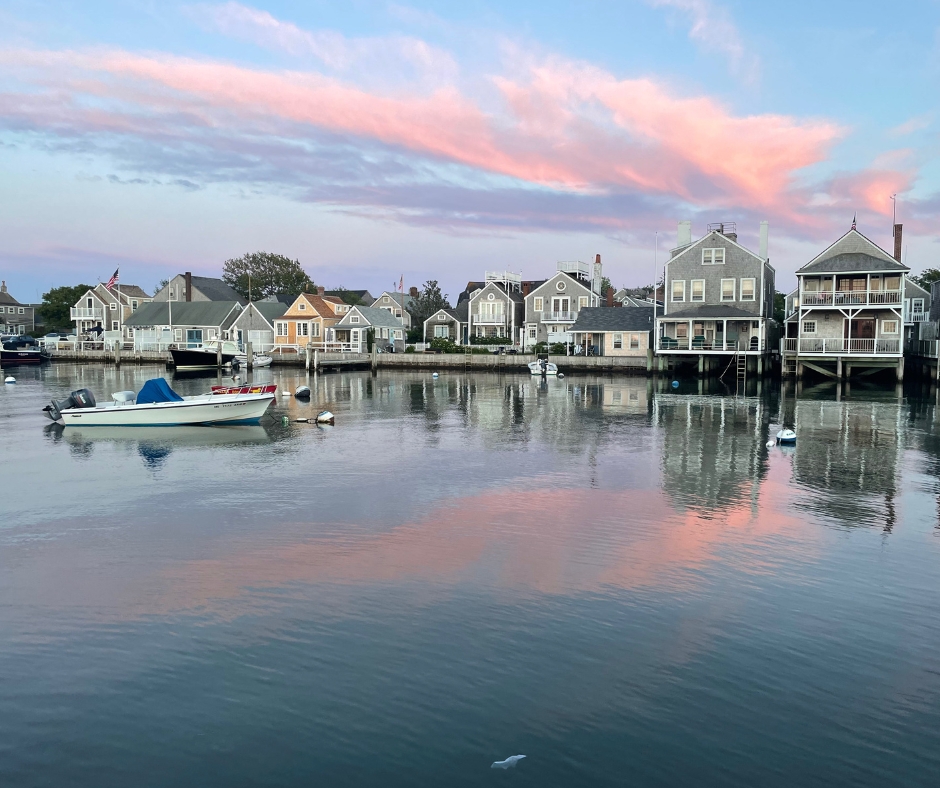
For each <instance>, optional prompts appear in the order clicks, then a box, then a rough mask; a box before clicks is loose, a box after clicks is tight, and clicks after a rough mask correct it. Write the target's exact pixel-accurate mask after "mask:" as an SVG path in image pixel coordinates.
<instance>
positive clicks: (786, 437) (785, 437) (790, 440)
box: [777, 430, 796, 445]
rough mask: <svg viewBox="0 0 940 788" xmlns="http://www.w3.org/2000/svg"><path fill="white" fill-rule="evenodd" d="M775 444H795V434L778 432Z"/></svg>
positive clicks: (784, 431)
mask: <svg viewBox="0 0 940 788" xmlns="http://www.w3.org/2000/svg"><path fill="white" fill-rule="evenodd" d="M777 443H780V444H782V445H787V444H790V445H792V444H794V443H796V433H795V432H794V431H793V430H780V432H778V433H777Z"/></svg>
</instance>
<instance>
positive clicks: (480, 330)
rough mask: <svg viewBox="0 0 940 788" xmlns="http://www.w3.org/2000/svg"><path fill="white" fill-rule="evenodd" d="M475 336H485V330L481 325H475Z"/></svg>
mask: <svg viewBox="0 0 940 788" xmlns="http://www.w3.org/2000/svg"><path fill="white" fill-rule="evenodd" d="M477 336H478V337H482V336H486V332H485V330H484V328H483V326H477Z"/></svg>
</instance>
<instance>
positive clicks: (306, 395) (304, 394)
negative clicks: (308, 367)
mask: <svg viewBox="0 0 940 788" xmlns="http://www.w3.org/2000/svg"><path fill="white" fill-rule="evenodd" d="M294 396H295V397H296V398H297V399H310V386H298V387H297V388H296V389H295V390H294Z"/></svg>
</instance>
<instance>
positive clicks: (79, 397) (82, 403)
mask: <svg viewBox="0 0 940 788" xmlns="http://www.w3.org/2000/svg"><path fill="white" fill-rule="evenodd" d="M93 407H95V395H94V394H92V393H91V392H90V391H89V390H88V389H78V390H77V391H73V392H72V393H71V394H69V396H68V397H66V398H65V399H60V400H59V401H58V402H57V401H56V400H52V404H51V405H46V407H44V408H43V409H42V412H43V413H45V414H46V415H47V416H48V417H49V418H50V419H52V420H53V421H58V420H59V419H61V418H62V413H61V412H62V411H63V410H71V409H72V408H93Z"/></svg>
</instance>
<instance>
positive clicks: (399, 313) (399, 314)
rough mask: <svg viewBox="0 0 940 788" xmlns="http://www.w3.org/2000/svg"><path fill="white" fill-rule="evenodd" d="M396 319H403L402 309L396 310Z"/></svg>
mask: <svg viewBox="0 0 940 788" xmlns="http://www.w3.org/2000/svg"><path fill="white" fill-rule="evenodd" d="M395 317H401V310H400V309H396V310H395Z"/></svg>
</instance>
